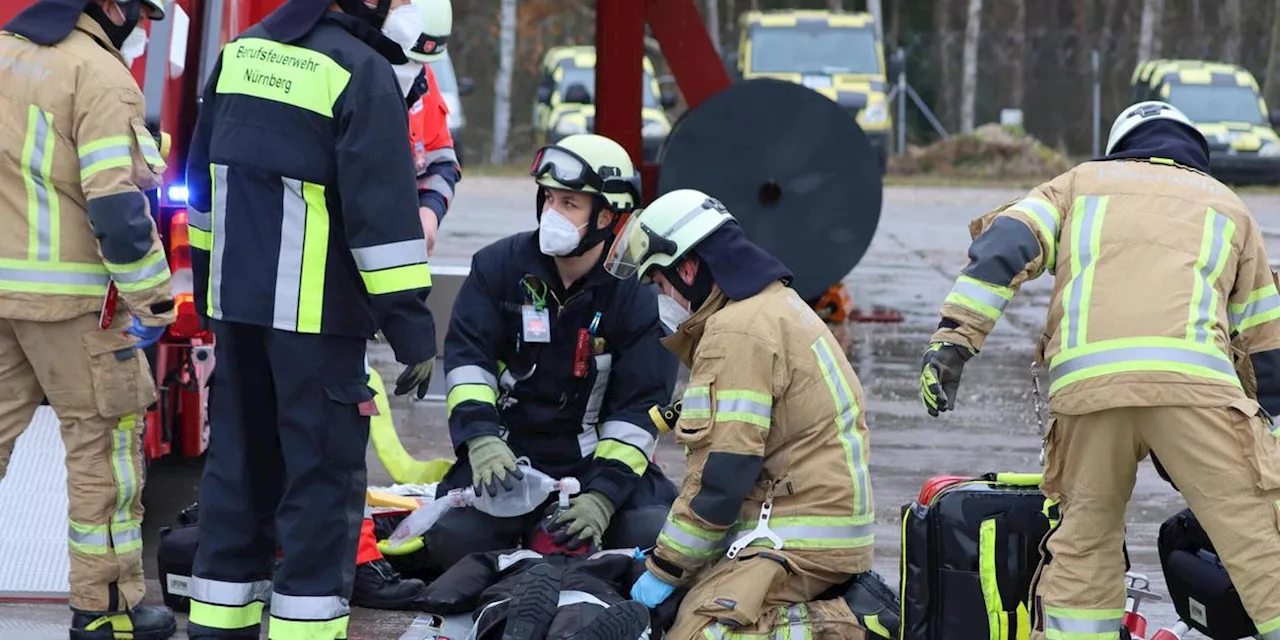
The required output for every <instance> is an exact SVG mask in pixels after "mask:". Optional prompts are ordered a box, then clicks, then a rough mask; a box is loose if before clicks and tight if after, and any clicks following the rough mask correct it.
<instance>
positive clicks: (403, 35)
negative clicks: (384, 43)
mask: <svg viewBox="0 0 1280 640" xmlns="http://www.w3.org/2000/svg"><path fill="white" fill-rule="evenodd" d="M419 15H420V14H419V13H418V6H417V5H415V4H412V3H410V4H403V5H400V6H398V7H396V8H395V9H392V10H391V13H388V14H387V18H386V20H383V21H382V34H383V35H385V36H387V37H388V38H390V39H391V41H392V42H395V43H396V44H398V45H400V48H401V49H409V48H411V47H413V45H415V44H417V43H418V36H419V35H421V34H422V18H420V17H419Z"/></svg>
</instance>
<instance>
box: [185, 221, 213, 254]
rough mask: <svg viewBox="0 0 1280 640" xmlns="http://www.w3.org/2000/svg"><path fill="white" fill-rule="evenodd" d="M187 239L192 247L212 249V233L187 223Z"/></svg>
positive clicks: (205, 249)
mask: <svg viewBox="0 0 1280 640" xmlns="http://www.w3.org/2000/svg"><path fill="white" fill-rule="evenodd" d="M187 241H188V242H190V243H191V248H193V249H201V250H204V251H212V250H213V234H212V233H210V232H208V231H205V230H204V229H197V228H195V227H193V226H191V225H187Z"/></svg>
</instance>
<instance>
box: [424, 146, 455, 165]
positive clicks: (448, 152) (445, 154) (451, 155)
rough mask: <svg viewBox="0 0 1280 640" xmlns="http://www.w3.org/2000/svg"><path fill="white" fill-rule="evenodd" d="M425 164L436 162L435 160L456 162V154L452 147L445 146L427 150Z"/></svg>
mask: <svg viewBox="0 0 1280 640" xmlns="http://www.w3.org/2000/svg"><path fill="white" fill-rule="evenodd" d="M426 162H427V166H431V165H433V164H436V163H437V162H452V163H454V164H458V154H457V153H455V152H454V150H453V147H445V148H443V149H436V150H435V151H428V152H427V157H426Z"/></svg>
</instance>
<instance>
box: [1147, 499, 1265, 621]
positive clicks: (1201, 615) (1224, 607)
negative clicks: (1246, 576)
mask: <svg viewBox="0 0 1280 640" xmlns="http://www.w3.org/2000/svg"><path fill="white" fill-rule="evenodd" d="M1157 548H1158V551H1159V554H1160V566H1161V568H1162V569H1164V580H1165V583H1166V586H1167V587H1168V589H1169V598H1170V599H1171V600H1173V608H1174V609H1175V610H1177V612H1178V618H1179V619H1181V620H1182V621H1183V622H1185V623H1186V624H1187V626H1189V627H1191V628H1192V629H1195V630H1196V631H1199V632H1200V633H1203V634H1204V635H1206V636H1208V637H1210V638H1213V639H1214V640H1219V639H1225V640H1236V639H1237V638H1252V637H1253V636H1254V635H1256V634H1257V633H1258V630H1257V628H1255V627H1254V625H1253V620H1252V619H1250V618H1249V614H1248V613H1246V612H1245V610H1244V604H1242V603H1241V602H1240V594H1239V593H1237V592H1236V588H1235V587H1234V586H1232V584H1231V578H1230V577H1228V576H1227V570H1226V568H1225V567H1223V566H1222V561H1221V560H1220V559H1218V554H1217V552H1216V551H1214V550H1213V543H1212V542H1210V541H1209V535H1208V534H1206V533H1205V532H1204V529H1203V528H1201V527H1200V522H1199V521H1198V520H1196V517H1195V515H1194V514H1192V513H1191V510H1190V509H1184V510H1183V511H1180V512H1178V513H1176V514H1174V515H1173V516H1172V517H1171V518H1169V519H1168V520H1165V521H1164V524H1162V525H1160V539H1159V543H1158V545H1157Z"/></svg>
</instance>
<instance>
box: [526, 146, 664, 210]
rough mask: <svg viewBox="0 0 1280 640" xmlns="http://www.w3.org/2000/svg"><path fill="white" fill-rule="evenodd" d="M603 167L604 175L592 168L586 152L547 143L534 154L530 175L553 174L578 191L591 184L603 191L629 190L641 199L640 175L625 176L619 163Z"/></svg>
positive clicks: (556, 178) (633, 196)
mask: <svg viewBox="0 0 1280 640" xmlns="http://www.w3.org/2000/svg"><path fill="white" fill-rule="evenodd" d="M600 170H601V173H603V175H601V173H597V172H596V170H595V169H592V168H591V165H590V164H589V163H587V161H586V160H583V159H582V156H580V155H578V154H576V153H574V152H572V151H570V150H568V149H565V148H564V147H559V146H556V145H547V146H545V147H542V148H541V149H538V152H537V153H536V154H534V156H533V164H532V165H531V166H530V168H529V175H531V176H533V177H534V178H541V177H543V176H546V175H550V176H551V179H553V180H555V181H556V182H559V183H560V184H562V185H564V186H565V187H568V188H569V189H573V190H575V191H582V190H585V188H587V187H590V188H591V189H594V190H595V191H596V192H598V193H602V194H605V193H628V194H631V197H632V200H633V201H634V202H639V201H640V185H639V176H630V177H623V176H622V172H621V170H619V169H618V168H617V167H601V168H600Z"/></svg>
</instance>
